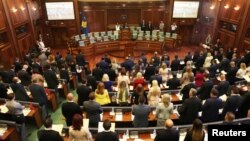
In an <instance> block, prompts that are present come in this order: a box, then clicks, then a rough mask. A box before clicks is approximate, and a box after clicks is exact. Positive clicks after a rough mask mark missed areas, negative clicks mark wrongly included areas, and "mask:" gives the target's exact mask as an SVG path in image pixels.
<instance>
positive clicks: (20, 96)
mask: <svg viewBox="0 0 250 141" xmlns="http://www.w3.org/2000/svg"><path fill="white" fill-rule="evenodd" d="M10 87H11V89H12V90H13V92H14V93H15V99H16V100H20V101H29V100H30V98H29V96H28V94H27V92H26V90H25V89H24V87H23V85H22V84H19V83H11V84H10Z"/></svg>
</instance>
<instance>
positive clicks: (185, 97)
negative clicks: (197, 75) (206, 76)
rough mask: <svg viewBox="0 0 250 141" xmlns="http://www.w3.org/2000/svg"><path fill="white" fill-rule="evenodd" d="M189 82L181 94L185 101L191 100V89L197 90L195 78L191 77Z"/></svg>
mask: <svg viewBox="0 0 250 141" xmlns="http://www.w3.org/2000/svg"><path fill="white" fill-rule="evenodd" d="M189 81H190V82H189V83H188V84H187V85H185V86H184V87H183V88H182V89H181V91H180V93H181V94H182V100H183V101H184V100H185V99H187V98H189V91H190V89H191V88H194V89H196V86H195V82H194V76H190V78H189Z"/></svg>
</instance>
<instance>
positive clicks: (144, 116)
mask: <svg viewBox="0 0 250 141" xmlns="http://www.w3.org/2000/svg"><path fill="white" fill-rule="evenodd" d="M138 102H139V104H138V105H135V106H133V107H132V114H133V115H134V116H135V117H134V120H133V125H134V127H147V126H148V116H149V114H150V112H151V110H150V107H149V106H148V105H145V104H144V103H145V97H144V96H143V95H141V96H140V97H139V99H138Z"/></svg>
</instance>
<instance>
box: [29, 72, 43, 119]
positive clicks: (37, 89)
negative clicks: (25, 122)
mask: <svg viewBox="0 0 250 141" xmlns="http://www.w3.org/2000/svg"><path fill="white" fill-rule="evenodd" d="M32 77H33V78H32V84H31V85H30V86H29V89H30V93H31V95H32V97H33V101H34V102H37V103H39V105H40V106H41V107H42V114H43V118H45V117H46V116H47V115H48V97H47V95H46V93H45V90H44V87H43V82H44V78H43V76H42V75H38V74H37V75H35V76H32Z"/></svg>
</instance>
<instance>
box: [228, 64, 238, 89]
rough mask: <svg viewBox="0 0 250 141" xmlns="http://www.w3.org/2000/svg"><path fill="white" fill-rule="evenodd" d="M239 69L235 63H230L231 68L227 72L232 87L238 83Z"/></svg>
mask: <svg viewBox="0 0 250 141" xmlns="http://www.w3.org/2000/svg"><path fill="white" fill-rule="evenodd" d="M237 71H238V68H237V67H236V66H235V62H234V61H231V62H230V68H229V69H228V70H227V76H226V78H227V81H228V82H229V83H230V85H234V82H235V81H236V74H237Z"/></svg>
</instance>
